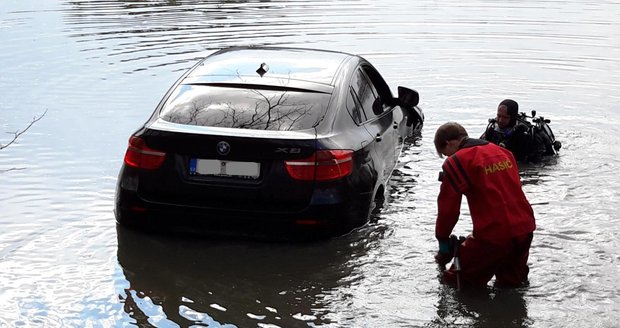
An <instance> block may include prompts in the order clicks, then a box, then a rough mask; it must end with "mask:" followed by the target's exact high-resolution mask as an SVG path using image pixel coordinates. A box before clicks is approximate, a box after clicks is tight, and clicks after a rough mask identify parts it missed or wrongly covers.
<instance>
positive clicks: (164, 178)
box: [115, 47, 424, 238]
mask: <svg viewBox="0 0 620 328" xmlns="http://www.w3.org/2000/svg"><path fill="white" fill-rule="evenodd" d="M398 93H399V95H398V97H396V98H395V97H394V96H393V95H392V93H391V91H390V88H389V87H388V85H387V84H386V82H385V81H384V79H383V78H382V77H381V75H380V74H379V72H378V71H377V70H376V69H375V68H374V67H373V66H372V65H371V64H370V63H369V62H368V61H367V60H365V59H364V58H362V57H360V56H356V55H352V54H347V53H342V52H334V51H325V50H314V49H299V48H272V47H243V48H229V49H224V50H221V51H218V52H215V53H213V54H212V55H209V56H208V57H206V58H204V59H203V60H201V61H199V62H198V63H197V64H196V65H195V66H194V67H192V68H191V69H189V70H188V71H187V72H186V73H185V74H184V75H183V76H182V77H181V78H180V79H179V80H178V81H177V82H176V83H175V84H174V85H173V86H172V87H171V88H170V90H169V91H168V92H167V93H166V95H165V96H164V97H163V99H162V100H161V102H160V103H159V105H158V106H157V108H156V109H155V111H154V112H153V114H152V116H151V117H150V118H149V119H148V121H147V122H146V123H145V124H144V125H143V126H142V127H141V128H139V129H138V130H137V131H136V132H135V133H133V134H132V135H131V137H130V138H129V146H128V148H127V152H126V154H125V158H124V163H123V165H122V168H121V170H120V173H119V177H118V182H117V189H116V200H115V215H116V220H117V222H118V223H119V224H122V225H127V226H133V227H139V228H143V229H150V228H163V229H166V230H169V229H175V230H181V231H184V230H186V231H191V232H199V233H201V232H202V233H208V234H215V235H230V234H233V235H239V236H254V235H256V236H265V235H266V236H269V235H270V233H271V232H276V233H277V236H287V237H288V236H292V237H295V238H297V237H299V236H303V237H311V238H312V237H324V236H333V235H339V234H343V233H346V232H347V231H349V230H351V229H352V228H354V227H357V226H361V225H363V224H365V223H366V222H367V220H368V218H369V214H370V212H371V210H372V209H373V207H374V204H375V201H376V200H378V199H382V198H383V193H384V190H385V187H386V184H387V183H388V179H389V177H390V175H391V173H392V170H393V169H394V167H395V165H396V163H397V161H398V157H399V155H400V152H401V149H402V146H403V142H404V141H405V140H407V139H408V138H410V137H412V136H415V135H416V134H417V133H419V131H420V129H421V127H422V123H423V120H424V116H423V113H422V111H421V110H420V108H418V107H417V104H418V100H419V97H418V94H417V92H416V91H414V90H411V89H407V88H404V87H398Z"/></svg>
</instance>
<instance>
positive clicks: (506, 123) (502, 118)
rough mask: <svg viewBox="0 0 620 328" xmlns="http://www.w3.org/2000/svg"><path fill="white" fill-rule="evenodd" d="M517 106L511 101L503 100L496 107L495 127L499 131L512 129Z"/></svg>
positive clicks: (517, 112) (515, 118)
mask: <svg viewBox="0 0 620 328" xmlns="http://www.w3.org/2000/svg"><path fill="white" fill-rule="evenodd" d="M517 114H519V104H518V103H517V102H516V101H514V100H512V99H504V100H502V102H501V103H499V106H497V118H496V119H497V126H498V127H499V128H500V129H506V128H512V127H514V126H515V124H516V123H517Z"/></svg>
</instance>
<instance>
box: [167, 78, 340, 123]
mask: <svg viewBox="0 0 620 328" xmlns="http://www.w3.org/2000/svg"><path fill="white" fill-rule="evenodd" d="M329 98H330V94H326V93H317V92H306V91H303V90H299V89H286V88H276V89H274V88H270V89H258V88H253V89H248V88H247V86H245V87H222V86H212V85H204V84H184V85H181V86H180V87H179V88H177V90H176V91H175V93H174V94H173V95H172V96H171V97H170V98H169V99H168V101H167V102H166V104H165V105H164V107H163V108H162V110H161V112H160V115H159V116H160V117H161V118H162V119H164V120H166V121H168V122H173V123H179V124H187V125H199V126H212V127H227V128H240V129H254V130H277V131H295V130H305V129H310V128H313V127H315V126H316V125H317V124H318V123H319V122H320V120H322V118H323V117H324V116H325V111H326V110H327V104H328V102H329Z"/></svg>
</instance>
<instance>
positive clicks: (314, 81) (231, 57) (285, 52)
mask: <svg viewBox="0 0 620 328" xmlns="http://www.w3.org/2000/svg"><path fill="white" fill-rule="evenodd" d="M353 58H358V59H359V57H358V56H356V55H352V54H348V53H344V52H337V51H329V50H320V49H305V48H278V47H235V48H227V49H224V50H220V51H218V52H215V53H213V54H212V55H209V56H208V57H206V58H205V59H204V60H203V61H202V62H200V63H199V64H198V65H197V66H196V67H195V68H194V69H193V70H192V71H191V72H190V74H189V75H188V76H187V77H186V78H185V80H184V81H183V82H182V83H184V84H188V83H209V84H239V85H262V86H271V87H277V88H299V89H305V90H309V91H316V92H326V93H331V91H332V89H333V87H334V85H335V83H336V78H337V77H338V72H339V70H340V69H341V67H342V66H343V65H344V64H345V63H346V62H347V61H348V60H350V59H353ZM261 70H262V71H263V72H261ZM261 73H262V74H261Z"/></svg>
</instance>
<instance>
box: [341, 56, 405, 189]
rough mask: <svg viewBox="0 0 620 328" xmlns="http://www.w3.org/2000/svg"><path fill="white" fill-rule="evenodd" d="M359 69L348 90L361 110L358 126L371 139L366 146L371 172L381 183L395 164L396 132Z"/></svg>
mask: <svg viewBox="0 0 620 328" xmlns="http://www.w3.org/2000/svg"><path fill="white" fill-rule="evenodd" d="M364 69H368V68H364V67H363V66H360V67H359V68H358V69H357V70H356V72H355V73H354V77H353V80H352V84H351V86H352V90H353V92H354V93H355V95H356V98H357V100H358V101H359V106H360V107H361V113H360V115H361V119H362V120H363V122H361V125H362V126H364V128H365V129H366V131H368V133H369V134H370V135H371V136H372V138H373V139H372V141H371V143H370V145H369V147H371V148H372V151H373V152H374V153H375V154H376V157H375V160H374V162H375V169H376V170H377V173H378V174H379V175H380V176H381V181H385V180H387V179H388V177H389V176H390V174H391V172H392V169H393V168H394V166H395V165H396V157H397V156H398V154H397V153H396V148H397V147H396V144H398V139H395V138H397V133H395V130H396V129H394V120H393V108H389V107H388V108H385V106H384V105H383V104H382V101H381V98H380V97H379V96H378V93H377V89H376V88H375V86H374V85H373V84H372V82H371V80H370V79H369V77H368V76H367V75H366V73H365V72H364Z"/></svg>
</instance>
